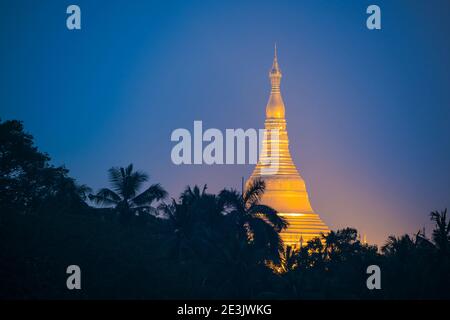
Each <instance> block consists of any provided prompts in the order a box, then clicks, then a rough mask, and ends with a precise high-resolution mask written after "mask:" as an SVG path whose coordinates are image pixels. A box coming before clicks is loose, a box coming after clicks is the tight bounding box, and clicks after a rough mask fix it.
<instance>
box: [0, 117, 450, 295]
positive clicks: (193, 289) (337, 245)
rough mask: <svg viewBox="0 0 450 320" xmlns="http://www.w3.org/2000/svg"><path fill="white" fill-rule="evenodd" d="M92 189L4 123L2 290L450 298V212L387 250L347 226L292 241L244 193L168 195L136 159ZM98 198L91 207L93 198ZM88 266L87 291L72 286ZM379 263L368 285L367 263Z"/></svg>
mask: <svg viewBox="0 0 450 320" xmlns="http://www.w3.org/2000/svg"><path fill="white" fill-rule="evenodd" d="M108 174H109V179H110V186H108V187H107V188H103V189H101V190H98V191H96V192H93V190H91V189H90V188H89V187H87V186H85V185H79V184H77V183H76V181H75V180H74V179H73V178H71V177H70V176H69V174H68V170H66V169H65V168H64V167H55V166H53V165H51V164H50V157H49V156H48V155H47V154H44V153H42V152H40V151H39V150H38V149H37V148H36V147H35V145H34V142H33V137H32V136H31V135H29V134H27V133H25V132H24V129H23V125H22V123H21V122H19V121H3V122H1V121H0V298H10V299H51V298H64V299H69V298H77V299H79V298H83V299H89V298H91V299H93V298H138V299H175V298H178V299H185V298H207V299H215V298H233V299H234V298H251V299H265V298H268V299H329V298H344V299H424V298H425V299H436V298H438V299H439V298H445V299H448V298H450V222H449V221H448V219H447V216H446V210H444V211H442V212H433V213H431V215H430V219H432V220H433V221H434V223H435V229H434V231H433V233H432V235H431V237H430V238H428V237H426V236H425V234H423V233H421V232H418V233H417V234H415V235H413V236H409V235H402V236H400V237H394V236H391V237H389V239H387V241H386V244H385V245H384V246H382V247H381V248H377V246H374V245H368V244H363V243H361V242H360V241H359V237H358V233H357V230H355V229H352V228H346V229H343V230H337V231H332V232H331V233H329V234H328V235H324V236H322V238H321V239H319V238H317V239H315V240H313V241H310V242H308V243H307V244H306V246H304V247H303V248H301V249H300V250H292V249H291V248H289V247H288V248H287V249H285V248H284V247H283V244H282V241H281V239H280V236H279V232H280V231H282V230H283V229H284V228H286V227H287V223H286V221H285V220H284V219H283V218H281V217H280V216H278V215H277V212H276V211H275V210H273V209H272V208H270V207H267V206H264V205H262V204H261V203H259V199H260V196H261V195H262V193H263V192H264V183H263V182H261V181H256V182H255V183H254V184H253V185H252V186H251V187H250V188H248V190H246V192H245V193H244V194H240V193H239V192H237V191H235V190H229V189H224V190H223V191H221V192H220V193H219V194H210V193H208V192H207V189H206V186H205V187H197V186H194V187H187V188H186V190H185V191H184V192H183V193H182V194H181V195H180V197H179V198H178V199H169V198H168V195H167V192H166V191H165V190H164V189H163V187H162V186H161V185H159V184H157V183H155V184H148V176H147V175H146V174H145V173H144V172H140V171H138V170H135V169H134V168H133V166H132V165H129V166H128V167H125V168H117V167H113V168H111V169H110V170H109V172H108ZM89 203H90V205H89ZM69 265H79V266H80V268H81V270H82V289H81V290H72V291H70V290H68V289H67V288H66V279H67V277H68V275H67V274H66V268H67V266H69ZM369 265H378V266H379V267H380V269H381V289H380V290H368V288H367V286H366V280H367V278H368V276H369V275H368V274H367V273H366V269H367V267H368V266H369Z"/></svg>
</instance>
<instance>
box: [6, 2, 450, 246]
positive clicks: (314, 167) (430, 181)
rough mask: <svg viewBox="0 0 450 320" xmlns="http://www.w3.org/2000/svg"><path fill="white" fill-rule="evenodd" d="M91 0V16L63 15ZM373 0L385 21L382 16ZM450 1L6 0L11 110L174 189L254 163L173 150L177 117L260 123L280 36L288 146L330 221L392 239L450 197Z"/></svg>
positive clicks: (95, 170)
mask: <svg viewBox="0 0 450 320" xmlns="http://www.w3.org/2000/svg"><path fill="white" fill-rule="evenodd" d="M70 4H78V5H79V6H80V7H81V12H82V30H80V31H69V30H67V28H66V17H67V15H66V13H65V11H66V8H67V6H68V5H70ZM369 4H378V5H379V6H380V7H381V10H382V30H381V31H369V30H368V29H367V28H366V25H365V21H366V18H367V14H366V13H365V11H366V8H367V6H368V5H369ZM449 4H450V2H448V1H446V0H442V1H428V0H427V1H426V0H415V1H406V0H405V1H380V0H371V1H362V0H361V1H350V0H349V1H343V0H336V1H318V0H309V1H289V2H288V1H154V2H152V1H137V0H133V1H110V0H108V1H81V0H74V1H34V0H29V1H23V0H3V1H1V2H0V47H1V54H0V108H1V109H0V111H1V112H0V116H1V117H2V119H3V120H5V119H20V120H23V121H24V123H25V127H26V129H27V131H29V132H30V133H32V134H33V135H34V136H35V139H36V143H37V145H38V146H39V148H40V149H41V150H43V151H46V152H48V153H49V154H50V155H51V156H52V159H53V163H54V164H55V165H62V164H64V165H65V166H66V167H67V168H68V169H70V172H71V175H72V176H74V177H75V178H76V179H77V180H78V181H79V183H85V184H88V185H90V186H91V187H93V188H94V189H97V188H99V187H103V186H106V185H107V174H106V171H107V169H108V168H110V167H111V166H125V165H127V164H128V163H130V162H132V163H134V164H135V166H136V167H137V168H139V169H142V170H144V171H147V172H148V173H149V174H150V176H151V181H152V182H160V183H162V185H163V186H164V187H165V188H166V189H167V190H168V191H169V192H170V194H171V196H173V197H176V196H177V195H178V194H179V193H180V192H181V191H182V189H183V188H184V187H185V186H186V185H187V184H191V185H193V184H205V183H207V184H208V186H209V191H210V192H216V191H218V190H220V189H221V188H223V187H225V186H227V187H234V188H240V184H241V182H240V180H241V177H242V176H245V177H247V176H248V175H249V174H250V173H251V171H252V169H253V166H251V165H221V166H219V165H215V166H206V165H197V166H194V165H192V166H175V165H173V164H172V162H171V159H170V151H171V148H172V147H173V145H174V143H172V142H171V141H170V134H171V132H172V131H173V130H174V129H176V128H188V129H190V130H192V127H193V121H194V120H202V121H203V126H204V128H219V129H222V130H224V129H226V128H262V127H263V123H264V109H265V105H266V102H267V99H268V95H269V90H270V87H269V79H268V71H269V69H270V66H271V63H272V57H273V44H274V42H277V44H278V49H279V52H278V55H279V62H280V66H281V69H282V72H283V79H282V93H283V97H284V101H285V104H286V115H287V121H288V132H289V137H290V143H291V146H290V148H291V153H292V156H293V158H294V161H295V163H296V164H297V167H298V168H299V170H300V173H301V175H302V176H303V177H304V179H305V181H306V183H307V187H308V190H309V192H310V197H311V202H312V206H313V208H314V209H315V210H316V211H317V212H318V213H319V214H320V215H321V217H322V219H323V220H324V221H325V222H326V223H327V224H328V225H329V226H330V227H331V228H333V229H337V228H342V227H345V226H352V227H356V228H358V230H360V232H361V233H364V234H367V239H368V241H369V242H372V243H378V244H382V243H383V242H384V239H385V238H386V237H387V236H388V235H389V234H397V235H400V234H402V233H413V232H416V231H417V230H418V229H419V228H422V227H423V226H426V227H427V229H426V230H427V233H428V235H429V234H430V231H431V229H430V224H429V217H428V214H429V212H430V211H432V210H440V209H444V208H445V207H450V168H449V164H450V142H449V141H450V64H449V62H450V41H448V34H449V31H450V19H449V14H450V5H449Z"/></svg>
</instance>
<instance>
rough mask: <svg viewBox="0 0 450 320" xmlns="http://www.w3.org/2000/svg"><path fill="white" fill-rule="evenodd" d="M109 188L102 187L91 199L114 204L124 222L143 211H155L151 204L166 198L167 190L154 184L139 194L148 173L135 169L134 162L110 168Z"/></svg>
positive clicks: (91, 195) (104, 203)
mask: <svg viewBox="0 0 450 320" xmlns="http://www.w3.org/2000/svg"><path fill="white" fill-rule="evenodd" d="M108 174H109V181H110V183H111V185H112V190H111V189H109V188H102V189H100V190H99V191H98V192H97V194H95V195H93V194H90V195H89V199H91V200H92V201H94V202H95V203H96V204H99V205H106V206H111V205H112V206H113V207H114V208H115V209H116V210H117V212H118V213H119V215H120V217H121V220H122V222H127V221H129V220H130V219H131V218H132V217H133V216H136V215H140V214H142V213H154V212H156V209H155V208H154V207H152V206H151V204H152V203H153V201H155V200H156V201H158V200H161V199H164V198H165V197H166V196H167V192H166V191H165V190H164V189H163V188H162V187H161V185H160V184H158V183H157V184H152V185H151V186H150V187H148V188H147V189H145V190H144V191H143V192H142V193H140V194H138V191H139V189H141V187H142V185H143V183H144V182H146V181H147V180H148V175H147V174H145V173H144V172H141V171H133V164H130V165H129V166H127V167H126V168H123V167H120V168H118V167H112V168H111V169H109V170H108Z"/></svg>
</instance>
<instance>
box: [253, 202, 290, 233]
mask: <svg viewBox="0 0 450 320" xmlns="http://www.w3.org/2000/svg"><path fill="white" fill-rule="evenodd" d="M249 213H250V214H257V215H261V216H262V217H264V219H267V220H268V221H269V222H270V223H271V224H272V225H273V227H274V228H275V230H276V231H277V232H280V231H282V230H284V229H286V228H287V227H288V224H289V223H288V222H287V220H286V219H285V218H283V217H281V216H279V215H278V212H277V211H276V210H275V209H273V208H271V207H269V206H266V205H263V204H258V205H255V206H252V207H251V208H250V210H249Z"/></svg>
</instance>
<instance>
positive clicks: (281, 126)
mask: <svg viewBox="0 0 450 320" xmlns="http://www.w3.org/2000/svg"><path fill="white" fill-rule="evenodd" d="M269 77H270V82H271V84H272V91H271V93H270V98H269V101H268V103H267V107H266V121H265V129H266V130H265V133H264V140H263V142H262V152H261V154H260V158H259V161H258V164H257V165H256V168H255V170H254V171H253V174H252V175H251V176H250V178H249V179H248V180H247V183H246V185H248V184H249V183H250V182H251V181H252V180H254V179H262V180H264V181H265V184H266V190H265V192H264V194H263V196H262V198H261V202H262V203H263V204H265V205H268V206H270V207H272V208H274V209H275V210H277V211H278V212H279V215H280V216H283V217H284V218H286V219H287V221H288V222H289V226H288V228H287V229H286V230H284V231H283V232H282V233H281V238H282V239H283V241H284V244H285V245H286V246H287V245H289V246H292V247H299V246H300V245H302V244H303V245H305V244H306V242H307V241H308V240H311V239H313V238H315V237H319V236H320V235H321V233H328V232H329V231H330V230H329V229H328V227H327V226H326V225H325V224H324V223H323V222H322V220H321V219H320V217H319V215H318V214H317V213H315V212H314V211H313V209H312V207H311V204H310V202H309V197H308V192H307V191H306V186H305V181H304V180H303V179H302V177H301V176H300V174H299V173H298V171H297V168H296V167H295V164H294V162H293V161H292V158H291V154H290V152H289V138H288V134H287V130H286V119H285V108H284V102H283V98H282V97H281V92H280V81H281V70H280V68H279V66H278V61H277V51H276V47H275V57H274V60H273V65H272V69H271V70H270V73H269ZM271 132H276V133H277V134H276V135H274V134H272V133H271ZM274 137H275V138H274ZM274 140H276V141H274ZM276 145H277V146H278V147H275V146H276Z"/></svg>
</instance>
